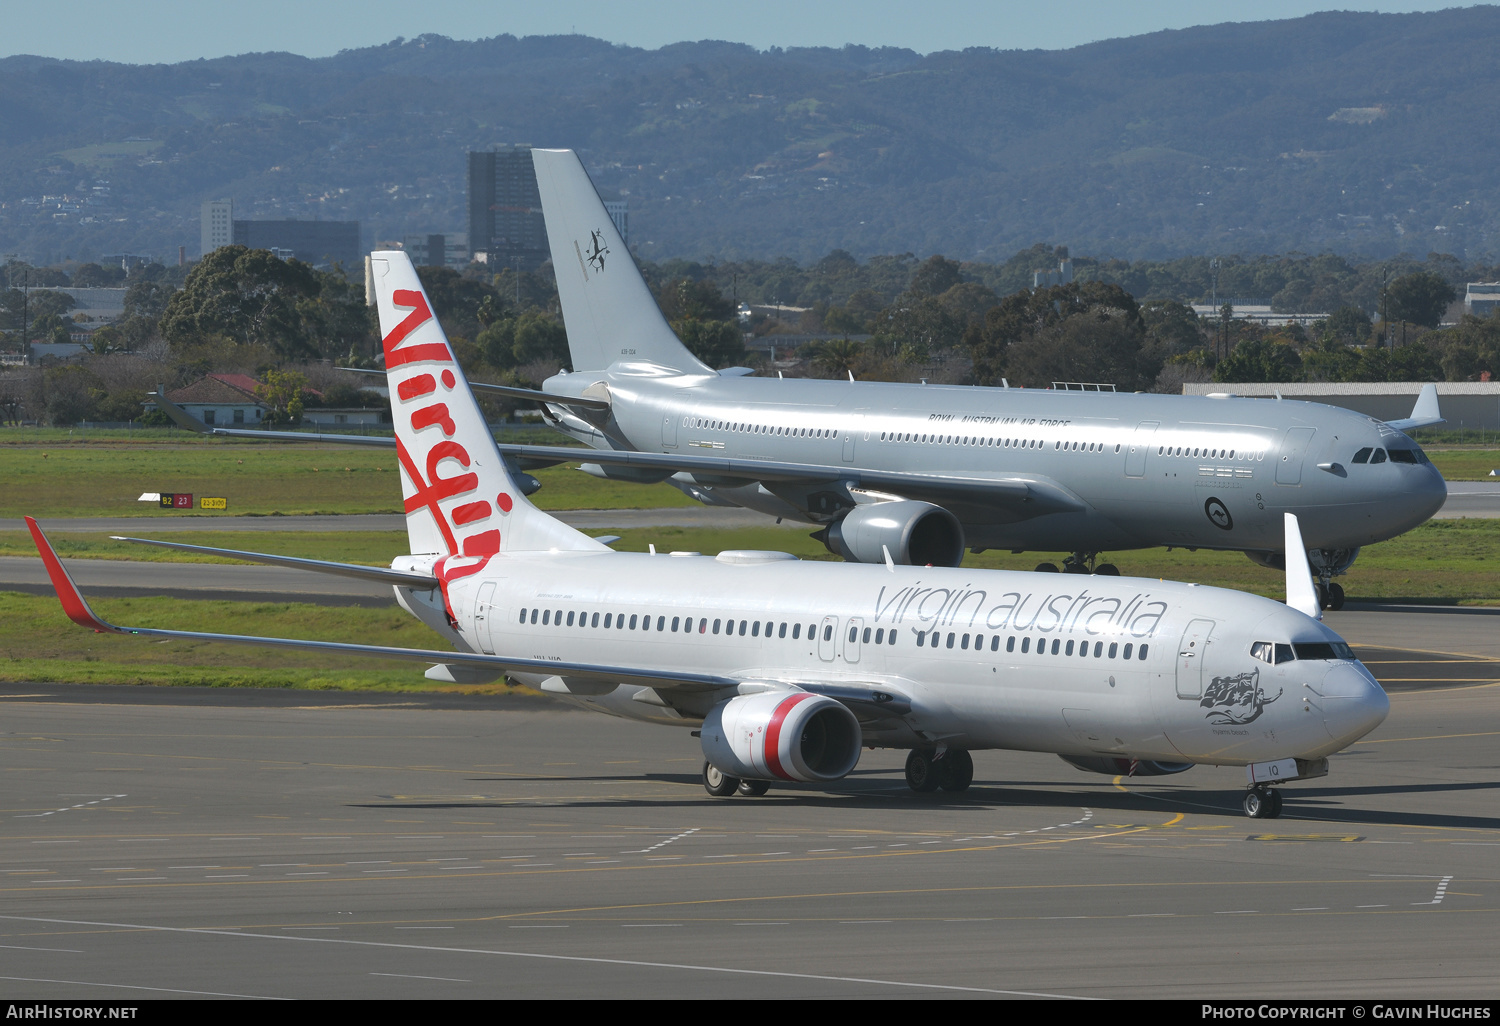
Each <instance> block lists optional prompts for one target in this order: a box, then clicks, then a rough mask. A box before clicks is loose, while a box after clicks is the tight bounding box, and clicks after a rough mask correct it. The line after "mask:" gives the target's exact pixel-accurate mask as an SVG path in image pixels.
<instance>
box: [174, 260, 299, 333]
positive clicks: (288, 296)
mask: <svg viewBox="0 0 1500 1026" xmlns="http://www.w3.org/2000/svg"><path fill="white" fill-rule="evenodd" d="M319 291H320V282H319V280H318V277H317V275H316V273H315V272H314V271H313V269H312V268H311V267H309V266H308V265H307V264H304V263H302V262H301V261H298V260H279V259H277V258H276V257H275V256H273V255H272V254H271V253H270V252H269V251H268V250H264V249H247V248H246V247H244V246H222V247H220V248H219V249H216V250H214V251H213V252H212V253H210V254H208V256H206V257H204V258H203V259H202V260H201V261H199V262H198V265H197V266H196V267H194V268H193V270H192V272H191V273H190V274H189V275H188V276H187V281H186V282H185V283H184V284H183V288H182V290H181V291H179V292H177V293H175V294H173V296H172V297H171V299H170V300H168V302H167V305H166V310H165V312H164V313H163V315H162V318H161V333H162V336H163V337H164V338H166V340H167V341H168V342H169V343H171V344H172V346H173V347H174V348H179V349H180V348H183V347H192V346H201V345H203V344H205V343H208V344H212V343H214V342H215V341H216V340H220V339H228V340H230V341H231V342H233V343H234V344H237V345H241V346H263V347H265V348H267V349H269V350H270V351H272V352H274V353H276V354H277V355H279V356H281V357H283V358H287V357H299V356H300V357H306V356H314V355H318V354H317V352H316V347H315V346H314V345H313V344H312V341H311V339H310V338H309V335H308V331H307V326H306V325H305V324H304V322H303V318H302V316H301V314H300V313H299V311H298V307H297V301H298V300H299V299H305V298H310V297H314V296H316V295H317V294H318V292H319Z"/></svg>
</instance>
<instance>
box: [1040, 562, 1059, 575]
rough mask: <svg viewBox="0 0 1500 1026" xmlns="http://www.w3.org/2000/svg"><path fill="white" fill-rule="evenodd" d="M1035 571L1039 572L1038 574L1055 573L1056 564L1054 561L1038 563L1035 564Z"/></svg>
mask: <svg viewBox="0 0 1500 1026" xmlns="http://www.w3.org/2000/svg"><path fill="white" fill-rule="evenodd" d="M1036 572H1037V573H1039V574H1055V573H1057V564H1056V563H1038V564H1037V565H1036Z"/></svg>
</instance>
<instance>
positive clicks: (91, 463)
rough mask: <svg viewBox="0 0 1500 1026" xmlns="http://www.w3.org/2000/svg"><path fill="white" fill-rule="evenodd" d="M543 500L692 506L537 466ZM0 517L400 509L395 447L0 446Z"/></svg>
mask: <svg viewBox="0 0 1500 1026" xmlns="http://www.w3.org/2000/svg"><path fill="white" fill-rule="evenodd" d="M535 474H536V477H537V478H538V479H539V480H540V481H541V482H542V490H541V491H540V492H538V493H537V495H536V496H535V501H536V503H537V505H539V506H541V507H542V508H543V509H601V508H603V509H645V508H653V507H658V506H689V505H693V501H692V500H691V499H689V498H688V497H687V496H686V495H683V494H682V493H681V492H680V491H678V490H677V489H676V488H673V487H671V486H670V485H634V484H623V483H620V482H615V481H601V480H599V479H598V478H594V477H589V476H588V475H587V474H584V473H582V472H580V471H578V470H577V469H574V468H572V467H567V466H562V467H549V468H547V469H545V470H538V471H536V472H535ZM0 481H4V482H5V485H6V487H5V490H4V492H3V494H0V516H5V517H19V516H22V515H26V514H29V515H31V516H49V517H89V516H141V517H181V516H184V515H186V514H184V513H179V512H174V511H172V510H163V509H159V508H158V507H156V506H154V505H152V504H150V503H145V502H139V501H137V500H138V499H139V498H140V496H141V494H142V493H143V492H187V493H188V494H191V495H192V496H193V497H194V502H196V501H197V500H198V498H200V497H203V496H215V497H219V498H224V499H227V500H228V508H227V509H226V510H224V511H223V513H220V514H215V513H212V512H210V511H207V510H200V509H195V510H194V511H193V514H192V515H195V516H202V517H204V518H205V526H206V525H207V522H208V521H211V520H212V518H213V517H214V516H215V515H219V516H233V515H236V514H238V515H241V516H243V515H245V514H261V515H267V516H271V515H276V514H282V515H287V516H290V515H294V514H310V513H329V514H335V513H343V514H348V513H399V512H401V481H400V475H399V474H398V473H397V471H396V454H395V452H394V451H390V450H385V449H364V448H354V447H349V446H324V445H301V444H299V445H266V444H256V443H251V444H242V443H237V442H228V441H212V440H211V441H207V442H190V443H186V444H170V443H161V444H154V445H149V446H147V445H126V444H114V443H91V444H88V445H62V446H50V445H37V446H30V445H27V446H21V445H10V446H4V445H0Z"/></svg>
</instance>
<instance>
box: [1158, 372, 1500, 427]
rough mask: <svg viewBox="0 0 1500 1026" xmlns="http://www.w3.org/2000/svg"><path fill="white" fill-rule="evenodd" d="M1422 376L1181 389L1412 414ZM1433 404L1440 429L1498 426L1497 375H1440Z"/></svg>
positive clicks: (1382, 415)
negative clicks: (1491, 377)
mask: <svg viewBox="0 0 1500 1026" xmlns="http://www.w3.org/2000/svg"><path fill="white" fill-rule="evenodd" d="M1425 384H1427V382H1425V381H1341V382H1327V381H1320V382H1285V383H1275V382H1272V383H1267V382H1261V381H1255V382H1251V381H1201V382H1188V383H1184V384H1183V386H1182V394H1183V395H1214V394H1217V393H1229V394H1231V395H1240V396H1250V397H1264V398H1268V399H1275V398H1276V396H1278V395H1280V396H1281V397H1282V398H1284V399H1301V400H1304V401H1306V402H1313V403H1326V404H1328V405H1329V406H1342V407H1343V408H1344V409H1346V410H1357V411H1358V412H1360V413H1364V414H1368V415H1369V416H1371V417H1378V418H1379V419H1381V420H1400V419H1401V418H1403V417H1409V416H1411V408H1412V404H1413V403H1415V402H1416V401H1417V393H1418V392H1420V391H1422V386H1423V385H1425ZM1437 389H1438V405H1439V407H1440V408H1441V409H1442V411H1443V417H1444V418H1445V419H1446V421H1447V423H1446V424H1443V425H1442V428H1443V429H1444V430H1459V429H1472V430H1484V431H1500V381H1439V382H1438V383H1437Z"/></svg>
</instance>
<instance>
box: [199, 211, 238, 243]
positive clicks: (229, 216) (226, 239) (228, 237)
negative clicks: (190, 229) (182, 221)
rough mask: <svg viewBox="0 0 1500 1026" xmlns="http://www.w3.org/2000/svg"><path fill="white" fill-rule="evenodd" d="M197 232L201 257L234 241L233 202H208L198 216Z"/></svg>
mask: <svg viewBox="0 0 1500 1026" xmlns="http://www.w3.org/2000/svg"><path fill="white" fill-rule="evenodd" d="M198 231H199V235H200V242H201V246H202V255H203V256H208V254H210V253H212V252H213V251H214V250H216V249H218V248H219V247H220V246H227V245H229V244H230V243H231V242H233V241H234V201H233V200H209V201H208V202H207V203H205V204H203V209H202V212H201V213H200V214H199V225H198Z"/></svg>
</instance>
